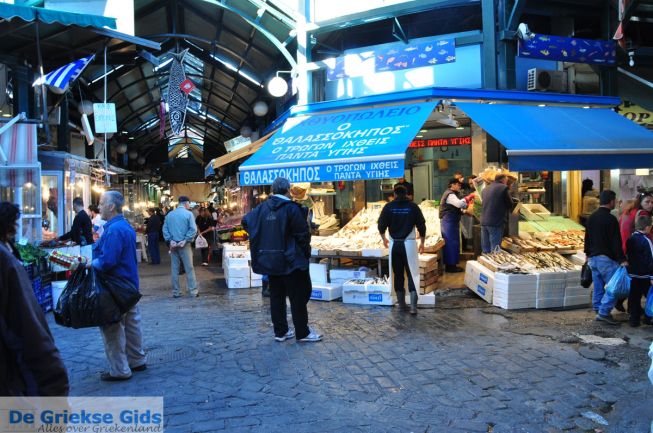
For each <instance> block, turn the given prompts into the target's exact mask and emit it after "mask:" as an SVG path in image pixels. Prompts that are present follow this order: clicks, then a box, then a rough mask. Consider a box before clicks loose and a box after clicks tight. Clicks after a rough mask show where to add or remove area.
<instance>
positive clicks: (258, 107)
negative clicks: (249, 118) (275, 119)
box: [252, 101, 268, 117]
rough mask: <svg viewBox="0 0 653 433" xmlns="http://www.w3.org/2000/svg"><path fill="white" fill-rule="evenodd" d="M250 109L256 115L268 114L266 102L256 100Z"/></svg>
mask: <svg viewBox="0 0 653 433" xmlns="http://www.w3.org/2000/svg"><path fill="white" fill-rule="evenodd" d="M252 110H253V111H254V114H255V115H257V116H258V117H263V116H265V115H266V114H268V104H266V103H265V102H263V101H257V102H256V103H255V104H254V107H252Z"/></svg>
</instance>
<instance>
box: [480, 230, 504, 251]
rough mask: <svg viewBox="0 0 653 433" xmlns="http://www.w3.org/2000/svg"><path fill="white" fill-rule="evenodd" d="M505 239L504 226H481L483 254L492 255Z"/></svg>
mask: <svg viewBox="0 0 653 433" xmlns="http://www.w3.org/2000/svg"><path fill="white" fill-rule="evenodd" d="M501 238H503V225H500V226H483V225H482V226H481V250H482V251H483V253H491V252H492V250H494V249H495V248H496V247H497V245H501Z"/></svg>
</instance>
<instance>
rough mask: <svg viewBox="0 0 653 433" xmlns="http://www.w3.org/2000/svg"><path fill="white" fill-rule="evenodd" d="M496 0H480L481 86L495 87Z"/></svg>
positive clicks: (486, 87)
mask: <svg viewBox="0 0 653 433" xmlns="http://www.w3.org/2000/svg"><path fill="white" fill-rule="evenodd" d="M495 2H496V0H481V9H482V14H483V88H485V89H496V88H497V36H496V8H495Z"/></svg>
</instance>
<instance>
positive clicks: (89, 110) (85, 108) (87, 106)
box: [77, 101, 93, 116]
mask: <svg viewBox="0 0 653 433" xmlns="http://www.w3.org/2000/svg"><path fill="white" fill-rule="evenodd" d="M77 109H78V110H79V112H80V114H86V115H87V116H90V115H91V114H93V103H92V102H91V101H82V102H80V103H79V105H78V106H77Z"/></svg>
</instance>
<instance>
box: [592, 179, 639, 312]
mask: <svg viewBox="0 0 653 433" xmlns="http://www.w3.org/2000/svg"><path fill="white" fill-rule="evenodd" d="M616 198H617V195H616V194H615V192H614V191H611V190H609V189H606V190H604V191H601V194H600V195H599V201H600V206H599V208H598V209H597V210H596V211H594V213H592V215H590V217H589V218H588V219H587V227H586V229H585V255H586V256H587V262H588V264H589V266H590V269H591V270H592V281H593V282H594V292H593V293H592V306H593V308H594V311H596V312H597V316H596V320H597V321H600V322H605V323H608V324H610V325H618V324H619V322H617V321H616V320H614V318H613V317H612V314H611V311H612V308H613V307H614V304H615V300H612V299H609V297H607V296H606V297H605V298H604V296H603V295H604V294H605V285H606V284H607V283H608V281H610V278H612V275H613V274H614V273H615V272H616V270H617V269H618V268H619V266H627V265H628V262H627V261H626V256H625V255H624V250H623V248H622V245H621V233H620V232H619V223H618V222H617V219H616V218H615V217H614V216H613V215H612V214H611V213H610V211H611V210H612V209H614V207H615V202H616Z"/></svg>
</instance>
